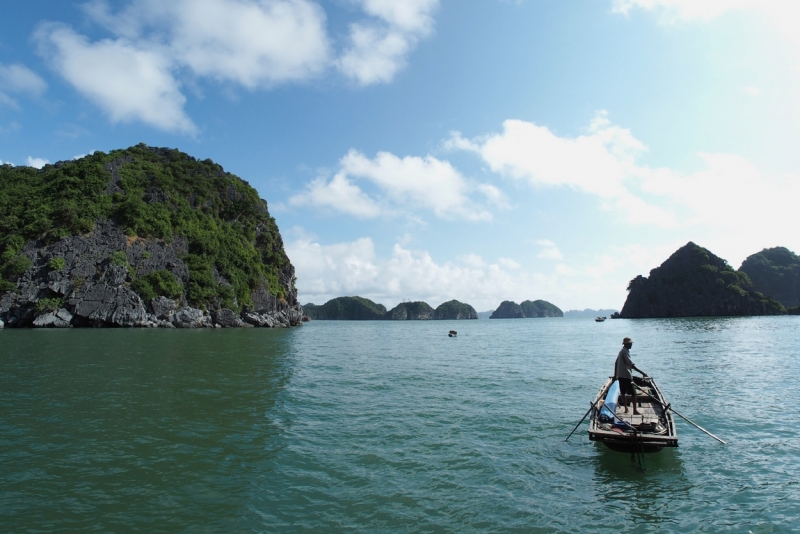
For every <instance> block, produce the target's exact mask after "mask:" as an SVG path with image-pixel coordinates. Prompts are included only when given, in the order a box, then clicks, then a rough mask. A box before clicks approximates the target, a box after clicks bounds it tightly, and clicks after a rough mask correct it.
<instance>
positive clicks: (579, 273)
mask: <svg viewBox="0 0 800 534" xmlns="http://www.w3.org/2000/svg"><path fill="white" fill-rule="evenodd" d="M296 233H297V234H298V238H297V239H296V240H295V241H293V242H290V243H288V244H287V247H286V252H287V254H288V256H289V258H290V259H291V261H292V264H293V265H294V266H295V269H296V272H297V279H298V284H297V285H298V288H299V299H300V302H302V303H308V302H313V303H315V304H324V303H325V302H327V301H328V300H330V299H332V298H335V297H340V296H345V295H350V296H351V295H359V296H362V297H366V298H369V299H372V300H373V301H375V302H379V303H381V304H383V305H385V306H386V307H387V308H392V307H393V306H395V305H397V304H398V303H399V302H401V301H403V300H423V301H425V302H427V303H428V304H430V305H432V306H434V307H435V306H437V305H439V304H441V303H442V302H445V301H448V300H451V299H457V300H460V301H461V302H466V303H468V304H471V305H472V306H473V307H475V309H476V310H478V311H484V310H489V309H495V308H496V307H497V306H498V305H499V304H500V302H502V301H503V300H514V301H516V302H521V301H523V300H526V299H530V300H535V299H544V300H547V301H549V302H552V303H553V304H555V305H556V306H558V307H560V308H561V309H563V310H568V309H572V308H581V309H582V308H585V307H587V306H588V307H595V308H606V307H616V308H618V309H619V308H621V307H622V304H623V303H624V301H625V297H626V293H625V288H626V287H627V285H628V282H629V281H630V279H632V278H634V277H635V276H636V275H637V274H642V273H644V274H646V273H647V272H649V271H650V269H652V268H654V267H656V266H658V265H659V264H661V263H662V262H663V261H664V260H666V259H667V257H669V255H670V254H671V253H672V252H674V251H675V250H676V249H677V248H678V247H680V246H682V245H684V244H685V241H684V242H679V241H675V242H671V243H668V244H666V245H658V246H653V247H645V246H641V245H629V246H623V247H612V248H610V249H609V250H607V251H606V252H605V253H604V254H602V255H600V256H597V257H583V258H580V259H579V260H578V261H576V263H575V264H572V265H567V264H564V263H561V264H558V265H556V266H553V267H552V268H548V269H550V270H548V271H546V272H535V271H529V270H526V269H524V268H522V267H521V266H520V264H519V263H518V262H516V261H514V260H511V259H509V258H500V259H498V260H497V261H496V262H494V263H489V262H487V261H485V260H484V259H483V258H482V257H481V256H480V255H478V254H475V253H471V254H466V255H462V256H458V257H456V258H455V261H446V262H444V263H437V262H436V261H434V260H433V258H432V257H431V255H430V254H429V253H428V252H427V251H423V250H411V249H409V248H406V247H404V246H402V245H399V244H396V245H395V246H394V247H393V248H392V252H391V254H390V255H389V256H386V257H381V256H379V255H378V254H377V253H376V250H375V244H374V243H373V241H372V240H371V239H370V238H367V237H364V238H361V239H357V240H355V241H352V242H345V243H336V244H332V245H322V244H320V243H319V242H317V241H315V239H314V238H313V237H311V236H307V235H304V233H303V232H296Z"/></svg>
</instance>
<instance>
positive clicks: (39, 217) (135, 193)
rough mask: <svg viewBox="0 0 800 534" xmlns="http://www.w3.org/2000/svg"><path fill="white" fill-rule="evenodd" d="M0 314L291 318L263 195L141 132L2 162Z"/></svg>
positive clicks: (53, 321)
mask: <svg viewBox="0 0 800 534" xmlns="http://www.w3.org/2000/svg"><path fill="white" fill-rule="evenodd" d="M0 229H2V234H0V274H2V278H0V326H10V327H31V326H32V327H70V326H79V327H80V326H84V327H113V326H135V327H164V328H175V327H177V328H203V327H237V326H238V327H241V326H263V327H283V326H294V325H299V324H301V318H302V308H301V307H300V304H299V303H298V302H297V290H296V288H295V275H294V267H293V266H292V264H291V262H290V261H289V258H288V257H287V256H286V253H285V251H284V247H283V241H282V239H281V236H280V233H279V231H278V228H277V225H276V224H275V220H274V219H273V218H272V217H271V216H270V214H269V211H268V209H267V203H266V201H264V200H262V199H261V198H259V196H258V193H257V192H256V190H255V189H253V188H252V187H251V186H250V185H249V184H248V183H247V182H245V181H244V180H242V179H241V178H239V177H237V176H235V175H233V174H231V173H228V172H225V171H224V170H223V168H222V167H221V166H219V165H217V164H216V163H214V162H213V161H211V160H208V159H207V160H204V161H199V160H197V159H195V158H193V157H192V156H189V155H188V154H185V153H183V152H180V151H178V150H173V149H167V148H154V147H149V146H147V145H144V144H139V145H136V146H134V147H130V148H128V149H124V150H115V151H111V152H109V153H107V154H106V153H103V152H95V153H93V154H92V155H89V156H86V157H84V158H81V159H78V160H74V161H67V162H58V163H56V164H54V165H49V164H48V165H45V166H44V167H43V168H42V169H34V168H31V167H12V166H10V165H2V166H0Z"/></svg>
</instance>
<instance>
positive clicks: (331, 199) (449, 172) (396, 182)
mask: <svg viewBox="0 0 800 534" xmlns="http://www.w3.org/2000/svg"><path fill="white" fill-rule="evenodd" d="M356 181H362V182H366V183H367V184H369V185H370V186H371V187H372V188H375V189H377V191H378V193H377V196H378V200H375V199H374V198H373V197H371V196H369V195H368V194H367V193H365V192H364V191H363V190H362V189H361V188H360V187H359V186H358V185H356V184H355V182H356ZM475 191H477V192H479V193H482V194H483V195H484V196H486V197H487V199H488V200H489V201H491V202H492V203H494V204H502V203H503V201H504V197H503V195H502V193H501V192H500V191H499V190H497V189H496V188H495V187H493V186H491V185H487V184H479V185H477V186H472V185H471V184H470V183H469V182H468V181H467V180H466V179H465V178H464V177H463V176H462V175H461V173H459V172H458V170H457V169H455V168H454V167H453V166H452V165H451V164H450V163H449V162H447V161H443V160H439V159H437V158H435V157H433V156H430V155H429V156H425V157H424V158H423V157H418V156H406V157H403V158H400V157H398V156H395V155H394V154H391V153H389V152H379V153H378V154H377V155H376V156H375V158H373V159H370V158H368V157H366V156H365V155H364V154H362V153H361V152H358V151H357V150H350V152H348V153H347V154H346V155H345V156H344V157H343V158H342V159H341V161H340V162H339V170H338V172H337V173H336V174H335V175H334V177H333V178H332V179H331V180H330V181H327V180H326V179H325V178H318V179H317V180H315V181H313V182H312V183H311V184H309V185H308V187H307V188H306V190H305V191H304V192H302V193H299V194H297V195H295V196H293V197H292V198H291V199H290V201H289V203H290V204H291V205H294V206H302V205H314V206H322V207H328V208H332V209H335V210H337V211H340V212H343V213H348V214H351V215H356V216H359V217H377V216H378V215H379V214H381V213H386V214H390V213H391V212H392V211H393V210H395V209H403V210H405V211H413V210H416V209H419V208H423V209H429V210H431V211H433V212H434V213H435V214H436V216H438V217H440V218H445V219H447V218H458V219H468V220H476V221H481V220H489V219H491V217H492V215H491V213H490V212H488V211H487V210H486V209H484V208H482V207H480V205H479V204H477V203H476V202H474V201H473V200H472V199H471V198H470V194H471V193H473V192H475ZM379 206H383V207H382V208H379Z"/></svg>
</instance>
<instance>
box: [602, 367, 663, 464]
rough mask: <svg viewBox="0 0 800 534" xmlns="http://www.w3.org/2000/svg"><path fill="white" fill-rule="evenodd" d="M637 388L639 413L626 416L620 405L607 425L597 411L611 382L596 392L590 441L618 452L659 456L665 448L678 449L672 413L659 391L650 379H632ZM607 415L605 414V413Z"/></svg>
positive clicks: (609, 380) (630, 413)
mask: <svg viewBox="0 0 800 534" xmlns="http://www.w3.org/2000/svg"><path fill="white" fill-rule="evenodd" d="M633 382H634V385H635V386H636V387H637V390H638V391H637V395H638V401H639V407H638V411H640V412H641V413H642V415H634V414H633V413H632V412H633V410H631V409H629V413H625V411H624V409H625V407H624V406H623V405H618V406H616V409H615V413H614V419H613V421H612V422H609V421H608V419H607V418H606V419H605V420H604V419H603V418H602V417H601V416H600V407H601V406H602V404H603V402H604V401H605V397H606V394H607V393H608V390H609V388H610V387H611V384H612V383H613V379H612V378H609V379H608V380H606V382H605V383H604V384H603V386H602V387H601V388H600V390H599V391H598V392H597V396H596V397H595V399H594V402H593V406H594V407H593V408H592V411H591V418H590V420H589V440H590V441H596V442H600V443H603V444H604V445H605V446H606V447H608V448H609V449H611V450H613V451H618V452H643V453H649V452H658V451H660V450H661V449H663V448H664V447H677V446H678V431H677V428H676V427H675V420H674V418H673V417H672V412H670V411H669V410H668V409H665V407H668V406H669V405H668V404H667V402H666V401H665V399H664V396H663V394H662V393H661V390H660V389H659V388H658V386H657V385H656V383H655V381H654V380H653V379H652V378H649V377H648V378H647V379H643V378H638V377H635V378H634V379H633ZM605 412H606V413H608V410H605Z"/></svg>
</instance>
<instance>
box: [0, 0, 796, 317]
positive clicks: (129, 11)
mask: <svg viewBox="0 0 800 534" xmlns="http://www.w3.org/2000/svg"><path fill="white" fill-rule="evenodd" d="M7 4H8V5H4V7H3V14H4V17H3V18H4V21H5V22H6V24H4V28H3V31H2V33H0V161H2V162H7V163H12V164H15V165H31V166H41V165H42V164H44V163H45V162H55V161H58V160H65V159H71V158H74V157H79V156H81V155H84V154H87V153H89V152H91V151H94V150H102V151H109V150H112V149H115V148H124V147H128V146H131V145H134V144H137V143H140V142H144V143H147V144H149V145H153V146H167V147H174V148H179V149H181V150H183V151H185V152H188V153H189V154H192V155H194V156H195V157H198V158H200V159H205V158H211V159H213V160H214V161H216V162H218V163H220V164H221V165H222V166H223V167H224V168H225V169H226V170H228V171H230V172H233V173H235V174H237V175H238V176H240V177H242V178H244V179H245V180H247V181H248V182H249V183H250V184H251V185H253V186H254V187H255V188H256V189H257V190H258V191H259V193H260V194H261V196H262V197H263V198H264V199H266V200H267V201H268V203H269V206H270V211H271V213H272V214H273V216H274V217H275V218H276V220H277V222H278V225H279V227H280V229H281V233H282V235H283V238H284V242H285V244H286V248H287V252H288V254H289V257H290V259H291V260H292V263H293V264H294V265H295V267H296V269H297V276H298V289H299V293H300V295H299V296H300V301H301V302H303V303H307V302H315V303H323V302H325V301H327V300H328V299H330V298H333V297H336V296H340V295H362V296H365V297H369V298H372V299H373V300H376V301H378V302H381V303H383V304H385V305H387V306H389V307H391V306H393V305H395V304H397V303H398V302H400V301H403V300H425V301H427V302H428V303H429V304H431V305H433V306H436V305H438V304H440V303H441V302H443V301H445V300H449V299H452V298H456V299H458V300H461V301H464V302H469V303H471V304H473V305H474V306H475V307H476V308H477V309H478V310H488V309H493V308H495V307H496V306H497V305H498V304H499V303H500V302H501V301H502V300H506V299H510V300H515V301H517V302H520V301H522V300H525V299H532V300H533V299H538V298H542V299H545V300H548V301H550V302H553V303H554V304H556V305H557V306H559V307H561V308H562V309H564V310H567V309H575V308H585V307H592V308H617V309H619V308H621V306H622V304H623V303H624V300H625V296H626V292H625V288H626V286H627V282H628V280H630V279H631V278H633V277H634V276H636V275H637V274H645V275H646V274H647V273H648V272H649V270H650V269H652V268H654V267H656V266H658V265H659V264H660V263H661V262H663V261H664V260H665V259H666V258H667V257H668V256H669V254H670V253H672V252H673V251H674V250H676V249H677V248H678V247H680V246H682V245H683V244H685V243H686V242H687V241H690V240H691V241H694V242H696V243H698V244H700V245H702V246H705V247H707V248H709V249H710V250H711V251H712V252H714V253H716V254H717V255H719V256H722V257H723V258H725V259H727V260H728V261H729V262H730V263H731V264H732V265H733V266H734V267H738V266H739V265H740V264H741V262H742V260H743V259H744V258H745V257H747V256H748V255H750V254H753V253H755V252H758V251H759V250H761V249H762V248H765V247H773V246H786V247H788V248H790V249H791V250H794V251H795V252H798V251H800V235H798V233H797V231H796V228H797V227H798V222H800V221H799V220H798V219H800V216H799V215H798V210H797V199H799V198H800V170H799V169H800V149H798V146H800V37H798V35H800V32H797V31H796V28H798V27H799V26H800V4H799V3H797V2H794V1H793V0H787V1H780V0H774V1H769V0H758V1H757V0H730V1H728V0H575V1H570V2H552V1H533V0H518V1H509V0H461V1H459V2H456V1H455V0H404V1H403V2H400V1H394V0H175V1H173V2H168V3H167V2H160V1H157V0H129V1H114V2H105V1H89V2H69V1H63V0H58V1H55V0H52V1H43V0H42V1H37V0H32V1H29V2H13V3H7Z"/></svg>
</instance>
